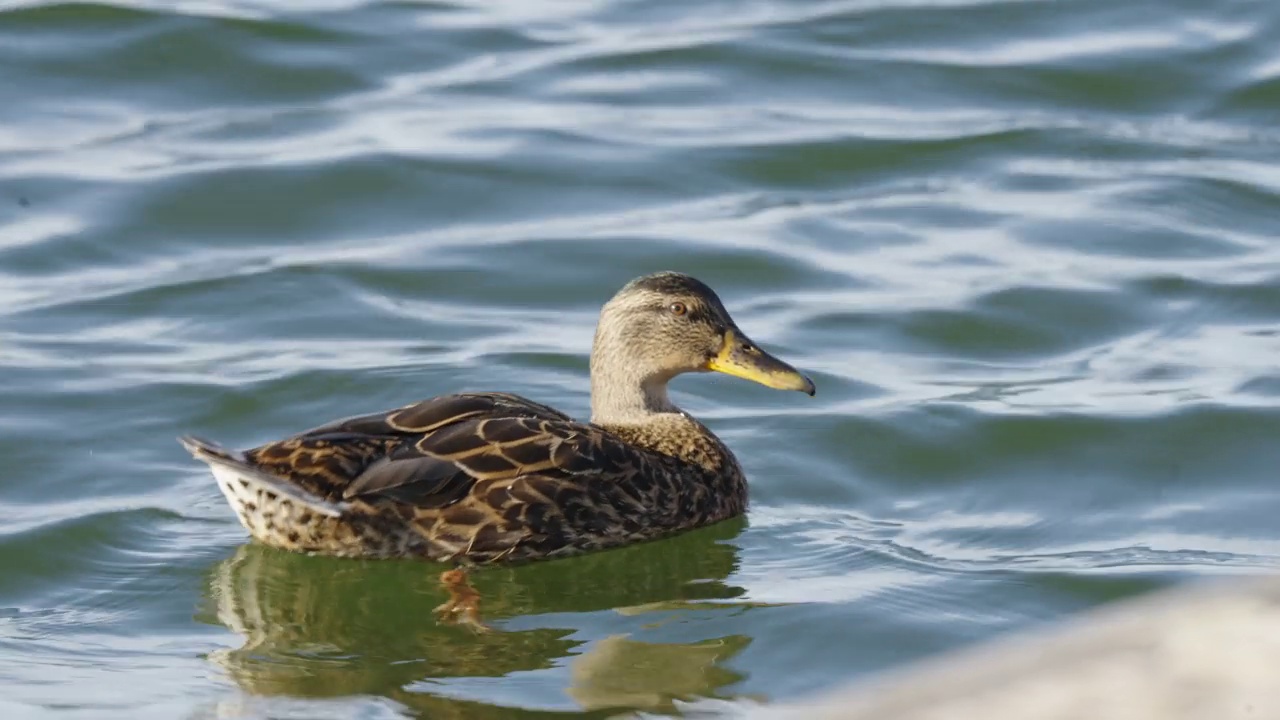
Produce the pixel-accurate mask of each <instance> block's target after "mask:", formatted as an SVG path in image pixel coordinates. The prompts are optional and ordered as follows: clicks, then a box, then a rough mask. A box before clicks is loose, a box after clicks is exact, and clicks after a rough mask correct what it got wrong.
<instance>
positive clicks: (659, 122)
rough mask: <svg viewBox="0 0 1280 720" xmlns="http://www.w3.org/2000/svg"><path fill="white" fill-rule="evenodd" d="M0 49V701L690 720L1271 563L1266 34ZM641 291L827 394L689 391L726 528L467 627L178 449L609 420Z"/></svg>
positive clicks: (559, 6) (337, 11) (305, 30)
mask: <svg viewBox="0 0 1280 720" xmlns="http://www.w3.org/2000/svg"><path fill="white" fill-rule="evenodd" d="M0 24H2V25H3V28H2V29H0V83H2V84H3V86H4V87H5V88H12V89H13V90H12V92H10V94H11V95H14V93H17V95H14V96H15V97H18V96H19V95H20V96H21V98H22V102H11V103H0V369H2V370H3V372H0V397H3V398H4V399H5V401H4V405H3V407H4V410H5V412H3V413H0V467H2V468H3V470H0V503H3V504H4V507H5V510H6V518H7V523H6V526H5V527H4V528H3V530H0V551H2V552H0V567H3V570H4V572H0V688H2V689H3V690H4V692H3V695H4V696H5V697H6V701H7V702H11V703H17V704H18V706H16V707H15V709H16V710H20V711H25V712H28V713H38V712H42V711H46V710H49V711H52V710H53V709H57V710H59V711H61V710H66V711H68V712H81V713H83V714H85V715H86V716H90V717H122V718H125V717H128V718H132V717H137V716H138V714H139V713H140V712H141V713H143V714H147V713H151V714H155V715H156V716H161V715H163V716H166V717H167V716H174V715H190V714H192V713H193V712H194V713H196V714H210V713H211V714H218V713H233V714H234V713H241V714H243V713H248V714H264V713H265V714H272V715H306V716H308V717H311V716H317V717H319V716H334V717H344V716H349V715H350V714H352V713H355V714H363V715H369V716H388V717H390V716H397V717H398V716H402V715H406V714H413V715H423V716H433V717H434V716H453V715H458V714H464V715H468V716H469V715H474V714H477V713H479V714H485V713H488V714H490V715H495V716H501V717H512V718H517V717H530V716H532V715H535V714H548V713H550V714H555V715H569V714H586V715H589V716H596V715H600V716H603V715H604V714H616V713H618V712H628V711H640V712H647V713H651V714H659V715H662V714H676V713H680V712H686V711H687V712H693V711H695V710H696V709H698V708H707V707H713V706H716V704H717V703H729V704H736V703H740V702H745V701H747V700H748V699H750V700H751V701H753V702H754V701H762V702H763V701H770V700H777V699H785V698H789V697H795V696H797V695H803V694H808V693H810V692H814V691H817V690H820V689H824V688H826V687H828V686H831V685H834V684H838V683H842V682H845V681H846V680H848V679H850V678H854V677H857V676H861V675H863V674H868V673H875V672H879V671H882V670H884V669H885V668H888V667H891V666H894V665H896V664H898V663H902V662H906V661H909V660H913V659H917V658H920V657H923V656H927V655H930V654H932V653H935V652H939V651H942V650H946V649H950V648H953V647H956V646H957V645H960V644H964V643H969V642H974V641H978V640H981V639H984V638H987V637H990V636H992V635H994V634H997V633H1005V632H1010V631H1013V630H1016V629H1018V628H1021V627H1025V626H1028V625H1033V624H1037V623H1041V622H1045V621H1049V620H1053V619H1056V618H1059V617H1062V616H1064V615H1067V614H1070V613H1074V612H1077V611H1080V610H1084V609H1087V608H1090V607H1093V606H1095V605H1097V604H1099V603H1105V602H1109V601H1111V600H1115V599H1118V598H1122V597H1127V596H1130V595H1133V594H1136V593H1140V592H1145V591H1148V590H1151V589H1153V588H1157V587H1161V586H1164V585H1167V584H1170V583H1176V582H1181V581H1182V580H1183V579H1185V578H1188V577H1192V576H1196V575H1202V574H1238V573H1251V572H1256V571H1259V570H1269V569H1271V568H1272V567H1274V566H1275V564H1276V561H1277V558H1278V557H1280V546H1277V541H1278V540H1277V535H1276V532H1275V523H1274V517H1273V516H1274V512H1268V510H1269V509H1270V508H1272V507H1273V503H1271V502H1270V499H1271V498H1272V497H1273V495H1274V492H1273V486H1274V467H1275V462H1274V459H1275V451H1274V445H1275V443H1274V438H1275V437H1276V436H1277V435H1278V434H1280V414H1277V411H1276V408H1277V407H1278V405H1277V402H1276V398H1277V396H1278V395H1280V372H1278V371H1277V370H1276V368H1275V367H1274V365H1275V361H1274V358H1275V357H1277V356H1278V351H1280V346H1278V345H1277V337H1280V333H1277V330H1276V318H1277V317H1280V295H1277V290H1276V288H1277V287H1280V262H1278V257H1280V256H1277V250H1276V248H1277V245H1276V243H1275V241H1274V238H1275V236H1276V234H1277V231H1280V224H1277V221H1276V217H1278V216H1280V215H1278V214H1277V212H1276V211H1277V209H1278V208H1280V174H1277V171H1276V169H1275V167H1276V163H1275V160H1276V157H1277V148H1280V133H1278V132H1277V130H1276V129H1275V127H1274V123H1273V117H1272V116H1273V115H1274V112H1273V110H1274V105H1275V103H1274V102H1273V100H1274V99H1275V96H1276V88H1277V87H1278V86H1277V83H1276V76H1277V68H1280V64H1278V60H1277V58H1278V56H1277V53H1276V52H1275V50H1274V48H1273V47H1272V45H1270V44H1268V39H1269V38H1272V37H1274V36H1275V35H1276V33H1275V30H1276V29H1277V28H1280V13H1277V12H1276V11H1275V10H1274V9H1273V8H1272V7H1271V6H1269V5H1265V4H1255V5H1251V6H1248V7H1246V6H1244V5H1240V6H1227V5H1223V4H1217V5H1204V4H1195V3H1189V2H1175V3H1173V4H1172V5H1169V4H1166V5H1159V6H1157V5H1156V4H1154V3H1152V2H1139V3H1136V4H1119V5H1118V4H1116V3H1105V2H1101V0H1081V1H1080V2H1077V3H1071V4H1058V3H1046V2H1040V3H1032V2H1009V1H1005V0H998V1H993V0H909V1H907V2H888V1H887V0H824V1H822V2H809V3H800V2H791V1H789V0H763V1H762V2H755V3H751V4H747V5H744V4H740V3H733V4H730V3H726V2H711V3H700V4H697V5H696V6H694V5H687V4H680V3H673V2H655V3H648V4H642V5H637V4H634V3H632V4H628V3H620V2H611V1H609V0H597V1H593V2H587V3H573V4H564V3H548V2H535V3H520V4H501V5H500V4H493V3H489V4H483V3H475V2H445V3H437V2H428V3H420V2H383V3H368V2H362V1H360V0H308V2H306V3H301V4H299V3H294V4H292V5H290V6H288V7H283V6H280V5H279V4H269V3H262V2H257V0H244V1H240V0H234V1H223V0H212V1H200V2H181V3H177V4H174V3H167V4H166V3H158V2H153V1H137V0H130V1H129V2H117V3H96V2H89V3H61V2H9V3H0ZM668 268H673V269H682V270H686V271H688V272H692V273H694V274H696V275H698V276H700V277H704V278H705V279H706V280H707V281H708V282H710V283H711V284H712V285H713V286H714V287H715V288H716V289H717V291H718V292H719V293H720V295H721V296H722V298H723V299H724V301H725V303H726V305H727V306H728V307H729V308H730V309H731V310H732V311H733V313H734V315H735V317H736V319H737V320H738V322H739V323H740V325H741V326H742V328H743V329H744V330H745V331H746V332H748V333H750V334H751V335H752V337H753V338H755V339H756V340H757V341H758V342H760V343H761V344H762V345H763V346H765V347H768V348H769V349H771V350H774V351H776V352H777V353H778V354H779V355H780V356H782V357H785V358H787V359H788V360H789V361H793V362H794V363H795V364H796V365H797V366H800V367H802V368H804V369H805V370H806V371H807V372H810V373H811V374H812V375H813V376H814V377H815V379H816V381H817V383H818V388H819V392H818V395H817V397H815V398H813V399H807V398H799V399H798V398H793V397H784V396H783V394H780V393H776V392H773V391H770V390H768V389H765V388H760V387H755V386H748V385H746V384H745V383H741V382H737V381H734V380H732V379H729V378H711V377H696V378H693V377H691V378H681V379H680V380H678V381H677V382H676V383H674V384H673V397H674V398H676V400H677V401H678V402H679V403H681V404H682V406H684V407H686V408H688V409H689V410H690V411H691V412H693V413H694V414H695V415H697V416H698V417H701V418H703V419H705V420H706V421H707V422H708V423H709V424H710V425H711V426H713V427H714V429H715V430H716V431H717V432H718V433H720V434H721V436H722V437H723V438H724V439H725V440H726V442H728V443H729V444H730V446H731V447H732V448H733V449H734V451H735V453H736V454H737V456H738V458H739V460H740V461H741V463H742V465H743V466H744V468H745V469H746V471H747V473H748V476H749V478H750V480H751V485H752V492H753V503H754V505H753V508H752V511H751V513H750V514H749V517H748V519H747V520H746V521H745V522H744V523H741V524H731V525H726V526H718V527H717V528H712V529H709V532H708V533H706V534H699V533H693V534H690V535H688V536H681V537H678V538H674V539H672V540H670V541H664V542H660V543H653V544H650V545H646V546H641V547H637V548H631V549H627V550H624V551H620V552H618V553H606V554H601V555H599V556H596V557H587V558H579V559H575V560H573V561H568V562H565V563H547V564H545V565H544V566H529V567H526V568H516V569H496V570H492V571H488V572H486V573H477V574H476V577H475V578H474V579H475V582H476V583H477V585H478V587H479V589H480V590H481V591H482V594H484V596H485V602H486V603H487V604H486V605H485V607H486V608H487V610H486V611H487V612H489V613H491V619H492V620H493V621H494V623H495V625H496V626H497V627H498V630H497V631H496V632H495V633H493V634H489V635H486V636H483V637H476V636H470V635H466V634H464V633H462V632H459V633H454V631H455V630H457V629H456V628H448V627H438V626H437V625H436V624H435V621H434V619H433V618H432V617H431V616H430V613H429V612H427V611H428V610H429V609H430V608H431V607H433V606H434V605H435V604H437V603H438V602H439V597H437V596H438V595H439V592H440V591H439V588H438V587H437V586H436V583H435V581H434V578H433V577H432V575H433V573H434V572H435V571H434V570H428V571H424V570H423V568H422V567H421V566H420V565H418V564H415V563H344V562H337V561H331V560H329V559H325V558H306V557H296V556H291V555H285V554H282V553H281V554H274V553H272V552H270V551H268V550H266V549H264V548H260V547H256V546H253V545H251V544H247V543H246V538H245V536H244V533H243V530H242V529H241V528H240V527H239V525H238V524H237V523H236V521H235V520H234V518H233V517H232V516H231V514H230V513H229V512H228V511H227V509H226V507H225V503H224V501H223V500H222V498H221V497H220V495H219V494H218V493H217V490H216V488H215V487H214V486H213V484H212V482H211V481H210V479H209V478H208V476H207V474H206V473H205V472H204V470H203V468H200V467H195V466H193V465H191V463H190V462H189V459H187V458H186V457H185V456H184V455H183V453H182V452H181V449H180V448H179V447H178V446H177V445H176V444H175V443H174V442H173V439H172V438H173V436H174V435H176V434H178V432H179V431H199V432H202V433H207V434H209V435H210V436H212V437H219V438H223V439H225V440H226V441H227V442H231V443H234V444H238V445H250V444H254V443H257V442H260V441H262V440H265V439H268V438H273V437H278V436H280V435H284V434H286V433H290V432H294V431H296V430H299V429H302V428H306V427H311V426H313V425H315V424H316V423H317V422H319V421H322V420H324V419H328V418H331V417H338V416H343V415H350V414H353V413H357V412H366V411H374V410H378V409H383V408H386V407H391V406H396V405H400V404H403V403H404V402H408V401H410V400H414V399H419V398H424V397H428V396H430V395H434V394H437V393H442V392H450V391H456V390H460V389H501V390H510V391H514V392H519V393H523V394H527V395H528V396H530V397H533V398H535V399H538V400H540V401H544V402H548V403H552V404H554V405H556V406H558V407H562V408H564V409H565V410H567V411H569V412H572V413H574V414H577V415H583V416H585V415H586V414H587V412H588V405H589V398H588V395H587V390H588V382H587V372H588V368H587V364H588V361H587V358H588V352H589V346H590V342H591V337H592V333H593V330H594V324H595V321H596V316H597V313H598V309H599V306H600V304H601V303H602V302H603V301H604V300H605V299H606V298H608V297H609V296H610V295H611V294H612V293H613V292H614V291H615V290H616V288H617V287H618V286H619V285H621V284H622V283H623V282H625V281H626V280H628V279H630V278H631V277H633V276H635V275H638V274H640V273H643V272H648V271H652V270H659V269H668ZM836 636H838V637H840V638H841V642H835V643H833V642H831V641H830V640H831V638H832V637H836ZM133 677H147V678H148V679H150V680H152V682H150V683H145V684H142V685H137V687H134V688H133V692H132V693H130V695H129V697H127V698H122V696H120V694H119V687H120V682H121V680H122V679H126V680H127V679H129V678H133Z"/></svg>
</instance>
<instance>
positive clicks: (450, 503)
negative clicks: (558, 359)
mask: <svg viewBox="0 0 1280 720" xmlns="http://www.w3.org/2000/svg"><path fill="white" fill-rule="evenodd" d="M183 442H184V444H185V445H186V446H187V448H188V449H189V450H190V451H191V452H192V453H193V454H194V455H196V457H198V458H200V459H202V460H204V461H206V462H208V463H210V465H211V466H213V467H214V470H215V475H219V479H220V483H221V488H222V490H223V492H224V494H226V495H227V497H228V500H230V501H231V503H232V506H233V507H234V508H235V510H236V513H237V515H238V516H239V518H240V520H241V522H242V523H243V524H244V525H245V527H246V528H247V529H248V530H249V531H250V533H251V534H252V535H253V536H254V537H255V538H256V539H257V540H259V541H261V542H263V543H266V544H268V545H273V546H276V547H280V548H284V549H287V550H294V551H302V552H316V553H324V554H331V555H344V556H358V557H405V556H416V557H425V558H429V559H432V560H440V561H464V562H468V563H489V562H497V561H518V560H528V559H533V558H549V557H559V556H564V555H572V554H577V553H582V552H587V551H592V550H600V549H605V548H609V547H616V546H619V545H624V544H629V543H633V542H638V541H641V540H649V539H654V538H657V537H661V536H665V535H669V534H671V533H673V532H677V531H680V530H687V529H690V528H694V527H699V526H702V525H707V524H710V523H713V522H717V521H720V520H723V519H726V518H729V517H732V516H735V515H738V514H740V513H742V512H743V511H744V510H745V508H746V500H747V490H746V483H745V479H744V477H743V474H742V470H741V468H740V467H739V466H738V463H737V461H736V460H735V459H734V457H733V455H732V453H730V451H729V450H728V448H726V447H725V446H724V445H723V444H722V443H721V442H720V441H719V440H718V439H717V438H716V437H715V436H714V435H713V434H712V433H711V432H710V431H709V430H707V429H706V428H705V427H704V426H703V425H702V424H701V423H699V422H698V421H696V420H694V419H693V418H691V417H689V416H688V415H685V414H683V413H672V414H670V415H668V416H664V417H661V418H657V419H655V420H654V421H652V422H647V423H645V424H644V425H637V426H619V427H599V426H596V425H591V424H587V423H582V422H577V421H574V420H573V419H571V418H569V417H568V416H567V415H565V414H563V413H561V412H558V411H556V410H554V409H552V408H550V407H547V406H545V405H541V404H538V403H535V402H532V401H529V400H526V399H524V398H521V397H519V396H515V395H509V394H503V393H467V394H457V395H445V396H441V397H437V398H432V399H429V400H425V401H423V402H419V403H415V404H413V405H409V406H406V407H402V408H398V409H396V410H392V411H390V412H386V413H379V414H374V415H364V416H360V417H354V418H349V419H346V420H339V421H336V422H332V423H329V424H326V425H324V426H321V427H318V428H316V429H314V430H310V431H308V432H305V433H302V434H300V435H296V436H294V437H291V438H287V439H285V440H280V441H278V442H272V443H268V444H266V445H263V446H261V447H257V448H254V449H252V450H248V451H246V452H243V453H238V452H234V451H230V450H226V449H224V448H221V447H218V446H217V445H214V444H212V443H209V442H206V441H203V440H198V439H195V438H184V440H183Z"/></svg>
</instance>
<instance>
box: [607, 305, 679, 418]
mask: <svg viewBox="0 0 1280 720" xmlns="http://www.w3.org/2000/svg"><path fill="white" fill-rule="evenodd" d="M628 347H629V345H628V344H627V343H626V342H625V341H624V338H622V337H619V336H618V331H617V330H616V329H614V328H612V327H610V326H609V324H608V323H605V322H601V323H600V325H599V326H598V327H597V328H596V337H595V341H594V342H593V343H592V345H591V422H593V423H596V424H597V425H636V424H641V423H645V422H649V421H652V420H653V419H655V418H656V417H660V416H663V415H669V414H671V413H679V412H680V409H679V408H677V407H676V406H675V405H674V404H673V403H672V402H671V398H669V397H668V396H667V382H669V381H670V380H671V378H672V377H674V376H675V373H655V372H653V371H652V369H646V368H643V367H641V366H640V365H638V364H637V363H636V361H635V358H633V357H632V356H631V354H630V353H629V352H627V348H628Z"/></svg>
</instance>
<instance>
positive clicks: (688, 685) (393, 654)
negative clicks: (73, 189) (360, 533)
mask: <svg viewBox="0 0 1280 720" xmlns="http://www.w3.org/2000/svg"><path fill="white" fill-rule="evenodd" d="M745 525H746V522H745V521H742V520H739V521H731V522H727V523H721V524H720V525H717V526H714V527H711V528H705V529H702V530H699V531H695V532H691V533H687V534H684V535H681V536H678V537H675V538H671V539H668V540H663V541H659V542H654V543H646V544H642V545H638V546H634V547H629V548H623V549H620V550H615V551H611V552H605V553H599V554H595V555H588V556H584V557H580V558H573V559H568V560H557V561H550V562H546V563H533V564H528V565H523V566H517V567H510V568H508V567H492V568H482V569H479V570H475V571H472V573H471V582H472V584H473V585H474V586H475V588H476V590H477V591H478V592H479V593H480V595H481V603H482V610H483V614H484V620H485V622H486V623H488V624H489V625H490V627H492V628H493V630H492V631H491V632H484V633H476V632H474V631H472V630H470V629H468V628H466V627H462V626H456V625H448V624H442V623H440V622H438V621H437V619H436V617H435V615H434V614H433V612H432V609H433V608H435V607H436V606H437V605H438V604H440V603H441V602H443V601H444V600H445V597H446V591H445V590H444V589H443V588H442V586H441V584H440V580H439V575H440V571H441V570H443V569H444V566H442V565H438V564H431V563H423V562H415V561H371V562H363V561H353V560H344V559H336V558H326V557H308V556H303V555H295V554H290V553H285V552H281V551H277V550H273V549H270V548H266V547H262V546H259V545H256V544H249V545H244V546H242V547H240V548H239V549H238V550H237V551H236V552H235V554H234V555H233V556H232V557H229V558H227V559H226V560H223V561H221V562H220V563H218V564H217V565H216V566H215V567H214V568H213V569H212V571H211V573H210V576H209V584H208V595H207V608H206V610H204V611H203V612H202V613H201V614H200V616H199V618H198V619H200V620H202V621H204V622H209V623H217V624H221V625H224V626H226V627H227V628H229V629H231V630H233V631H235V632H236V633H238V634H240V635H242V636H243V638H244V642H243V644H242V645H241V646H240V647H238V648H234V649H223V650H218V651H215V652H213V653H211V654H210V656H209V659H210V660H211V661H212V662H213V663H215V664H217V665H219V666H220V667H221V668H222V669H223V670H224V671H225V672H226V673H227V674H228V675H229V676H230V678H231V679H232V680H233V681H234V682H235V683H236V684H237V685H238V686H239V687H240V688H241V689H242V690H244V691H245V692H246V693H249V694H250V695H254V696H262V697H267V698H284V697H288V698H310V699H320V698H323V699H337V698H351V697H365V698H368V697H371V696H372V697H381V698H386V699H388V700H391V701H392V702H394V703H395V704H397V705H399V706H401V707H402V708H403V709H405V710H407V711H409V712H411V713H414V714H420V715H423V716H431V717H451V716H459V715H463V714H465V716H466V717H493V718H498V717H508V716H514V714H515V713H525V712H527V710H518V711H517V710H516V709H515V708H513V707H504V706H503V705H504V704H503V703H501V701H499V702H498V703H492V702H490V703H480V702H477V701H476V700H474V699H470V698H468V699H463V698H459V697H457V693H456V692H453V691H452V690H451V689H450V687H449V685H450V681H457V680H466V679H480V680H483V679H485V678H501V677H508V676H512V675H514V674H522V673H531V672H538V671H545V672H549V673H552V674H553V676H552V677H551V684H555V683H556V682H559V687H558V688H556V691H557V692H555V693H553V694H555V695H559V697H558V698H556V699H555V701H554V702H552V703H551V705H552V706H553V707H552V708H551V709H552V710H561V711H566V712H573V713H574V714H575V715H577V714H578V713H581V712H582V711H587V712H588V713H589V714H590V715H594V714H596V713H601V716H602V717H603V716H607V715H608V714H610V713H611V712H617V711H619V710H647V711H656V712H671V711H673V710H674V708H675V706H674V701H676V700H696V699H700V698H725V697H731V696H732V695H731V694H730V693H726V691H725V689H726V688H727V687H728V686H730V685H733V684H735V683H738V682H740V681H741V680H743V679H744V676H743V675H742V674H741V673H740V672H738V671H735V670H733V669H731V668H729V667H726V662H727V661H729V660H730V659H732V658H733V657H735V656H736V655H737V654H738V653H739V652H741V651H742V650H743V649H744V648H745V647H746V646H747V645H748V644H750V642H751V639H750V638H749V637H746V636H742V635H729V636H725V637H699V638H693V637H689V639H688V641H687V642H668V641H667V640H670V639H671V638H670V636H669V635H665V634H664V635H665V636H664V637H662V638H661V639H662V640H663V641H661V642H654V641H645V640H638V639H635V638H634V637H631V636H633V635H636V634H644V633H645V632H646V631H647V630H649V629H651V628H654V627H657V626H660V625H662V624H663V623H665V622H668V621H669V620H670V619H671V618H670V617H669V616H670V615H671V614H677V615H678V614H681V613H698V612H712V613H716V612H719V613H723V612H725V611H729V612H737V611H739V610H741V609H742V608H743V607H746V606H749V605H752V604H753V603H747V602H744V601H738V600H735V599H736V598H739V597H740V596H742V595H743V594H744V590H743V589H742V588H740V587H736V586H734V585H732V584H730V583H729V582H728V578H729V576H730V575H731V574H733V573H734V572H735V570H736V569H737V567H738V552H739V551H738V548H737V547H736V546H735V545H733V544H731V542H730V541H732V540H733V539H734V538H736V537H737V535H738V534H739V533H740V532H741V531H742V529H743V528H744V527H745ZM679 637H680V638H681V639H683V638H685V637H688V635H687V634H686V635H680V636H679ZM464 694H466V693H464ZM516 702H517V703H518V702H519V701H516Z"/></svg>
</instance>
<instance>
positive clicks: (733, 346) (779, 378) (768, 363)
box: [706, 330, 815, 396]
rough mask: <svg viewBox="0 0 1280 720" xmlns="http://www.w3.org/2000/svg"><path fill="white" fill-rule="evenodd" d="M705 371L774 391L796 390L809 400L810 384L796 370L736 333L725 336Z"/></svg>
mask: <svg viewBox="0 0 1280 720" xmlns="http://www.w3.org/2000/svg"><path fill="white" fill-rule="evenodd" d="M706 367H707V369H708V370H712V371H714V372H720V373H724V374H725V375H732V376H734V377H738V378H742V379H743V380H750V381H751V382H757V383H760V384H761V385H764V386H766V387H771V388H775V389H777V390H799V391H800V392H802V393H804V394H806V395H809V396H812V395H813V394H814V392H815V390H814V387H813V381H812V380H810V379H809V378H807V377H805V376H804V375H801V374H800V371H799V370H796V369H795V368H793V367H791V366H790V365H788V364H786V363H784V362H782V361H781V360H779V359H778V358H776V357H774V356H772V355H770V354H769V353H767V352H765V351H764V350H761V349H760V348H759V347H758V346H757V345H756V344H755V343H753V342H751V340H750V339H749V338H747V336H746V335H743V334H742V333H741V332H739V331H737V330H729V331H727V332H725V334H724V345H722V346H721V348H720V352H719V353H717V354H716V355H715V356H714V357H712V358H711V359H710V360H708V361H707V365H706Z"/></svg>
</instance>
